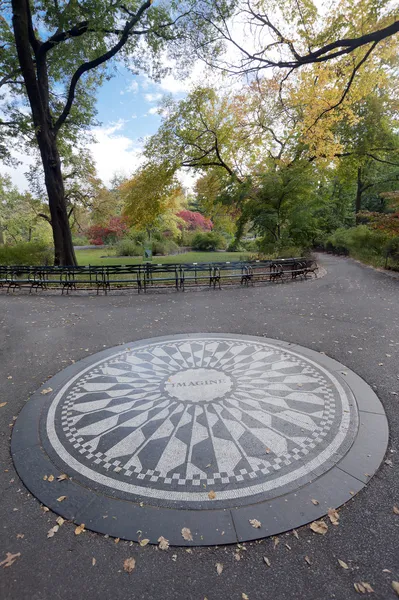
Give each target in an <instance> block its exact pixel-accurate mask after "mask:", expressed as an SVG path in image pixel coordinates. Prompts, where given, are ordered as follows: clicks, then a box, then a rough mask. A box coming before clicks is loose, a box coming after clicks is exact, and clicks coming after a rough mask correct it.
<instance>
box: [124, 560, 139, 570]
mask: <svg viewBox="0 0 399 600" xmlns="http://www.w3.org/2000/svg"><path fill="white" fill-rule="evenodd" d="M135 566H136V561H135V559H134V558H127V559H126V560H125V562H124V563H123V570H124V571H126V573H131V572H132V571H133V569H134V567H135Z"/></svg>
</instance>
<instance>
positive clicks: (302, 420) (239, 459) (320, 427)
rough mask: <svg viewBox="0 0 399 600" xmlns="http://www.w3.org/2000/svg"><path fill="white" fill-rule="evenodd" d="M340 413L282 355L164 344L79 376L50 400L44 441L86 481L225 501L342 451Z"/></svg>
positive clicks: (299, 362)
mask: <svg viewBox="0 0 399 600" xmlns="http://www.w3.org/2000/svg"><path fill="white" fill-rule="evenodd" d="M255 339H256V340H257V338H255ZM249 340H250V338H249ZM348 406H349V405H348V400H347V398H346V396H345V393H344V391H343V389H342V388H340V386H339V384H338V387H337V382H334V381H333V378H332V377H331V375H329V374H328V373H327V372H326V371H325V370H324V369H323V368H322V367H320V366H318V365H316V364H315V363H313V362H312V361H310V360H309V359H306V358H305V357H303V356H300V355H297V354H295V353H294V352H291V351H289V350H284V349H283V348H281V347H274V346H272V345H270V344H267V343H262V342H259V341H247V340H246V339H241V338H239V337H237V338H236V339H234V337H230V336H220V337H217V338H215V337H209V338H204V337H199V336H198V337H192V338H190V339H174V338H171V339H170V340H166V341H165V340H164V341H160V342H158V343H151V344H147V345H141V346H134V347H133V348H132V349H130V350H125V351H123V352H119V353H117V354H115V355H114V356H111V357H109V358H107V359H106V360H103V361H101V362H99V363H97V364H95V365H94V366H92V367H89V368H88V369H86V370H85V371H83V372H82V373H81V375H80V376H78V377H76V378H75V380H74V381H73V382H72V383H71V384H70V385H69V386H67V387H66V389H65V390H64V391H63V392H62V394H58V396H57V397H56V399H55V401H54V407H53V409H52V413H53V415H54V420H52V419H51V418H50V417H49V419H48V432H49V438H50V439H51V440H54V439H57V443H59V444H61V445H62V447H63V449H64V450H65V451H66V452H67V453H68V454H70V455H71V456H72V457H73V458H74V460H75V461H78V463H79V465H82V467H84V474H85V476H88V477H89V478H91V479H93V480H94V481H100V482H101V483H104V482H105V481H109V483H107V484H106V485H109V486H111V487H113V486H115V487H116V488H117V489H122V490H123V491H127V492H129V491H132V492H133V493H140V494H141V495H143V496H145V495H149V496H151V497H153V498H158V499H165V500H167V499H181V500H190V499H195V500H200V499H206V498H207V497H208V496H207V492H208V491H209V490H210V489H212V490H214V491H215V493H216V494H217V497H220V498H222V497H223V498H234V497H238V496H240V497H243V496H251V495H253V494H256V493H259V492H260V491H262V489H263V488H264V489H265V490H266V489H269V490H270V489H273V488H276V489H277V488H281V486H282V485H284V484H285V483H288V482H289V481H290V480H292V479H293V478H295V477H297V478H298V477H300V476H302V471H303V474H307V475H309V474H311V473H312V471H313V470H318V472H319V471H320V468H322V467H323V464H325V465H327V464H328V461H329V460H330V459H331V456H332V455H333V454H334V453H336V452H338V451H339V449H340V448H341V446H342V444H343V443H344V442H347V433H348V430H349V410H348ZM326 468H327V466H326ZM78 470H79V469H78ZM82 472H83V471H82Z"/></svg>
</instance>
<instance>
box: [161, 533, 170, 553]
mask: <svg viewBox="0 0 399 600" xmlns="http://www.w3.org/2000/svg"><path fill="white" fill-rule="evenodd" d="M158 542H159V543H158V548H159V549H160V550H167V549H168V548H169V540H167V539H166V538H164V537H163V535H161V537H159V538H158Z"/></svg>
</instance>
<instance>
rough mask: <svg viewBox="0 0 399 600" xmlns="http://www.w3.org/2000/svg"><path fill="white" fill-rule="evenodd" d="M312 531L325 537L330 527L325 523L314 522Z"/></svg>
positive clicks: (311, 527)
mask: <svg viewBox="0 0 399 600" xmlns="http://www.w3.org/2000/svg"><path fill="white" fill-rule="evenodd" d="M310 529H311V530H312V531H314V532H315V533H320V535H325V534H326V533H327V531H328V525H327V523H325V522H324V521H313V523H311V524H310Z"/></svg>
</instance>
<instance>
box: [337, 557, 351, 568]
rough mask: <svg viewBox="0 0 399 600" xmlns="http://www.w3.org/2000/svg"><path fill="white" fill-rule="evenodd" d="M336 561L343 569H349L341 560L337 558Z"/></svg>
mask: <svg viewBox="0 0 399 600" xmlns="http://www.w3.org/2000/svg"><path fill="white" fill-rule="evenodd" d="M338 562H339V564H340V566H341V567H342V568H343V569H349V567H348V565H347V564H346V562H344V561H343V560H340V559H338Z"/></svg>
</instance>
